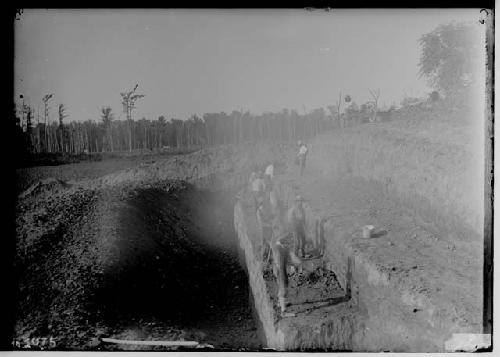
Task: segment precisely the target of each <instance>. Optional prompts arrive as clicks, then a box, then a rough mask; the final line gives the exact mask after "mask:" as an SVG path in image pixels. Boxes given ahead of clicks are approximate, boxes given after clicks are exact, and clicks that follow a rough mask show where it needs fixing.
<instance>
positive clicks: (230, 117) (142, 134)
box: [16, 86, 380, 154]
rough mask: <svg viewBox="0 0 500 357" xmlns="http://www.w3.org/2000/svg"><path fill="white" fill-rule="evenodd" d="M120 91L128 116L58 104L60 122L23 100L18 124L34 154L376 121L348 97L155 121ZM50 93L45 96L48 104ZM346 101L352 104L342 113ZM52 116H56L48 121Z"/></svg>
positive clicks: (201, 141)
mask: <svg viewBox="0 0 500 357" xmlns="http://www.w3.org/2000/svg"><path fill="white" fill-rule="evenodd" d="M136 88H137V86H136V87H135V88H134V90H133V91H130V92H124V93H121V95H122V99H123V102H122V104H123V105H124V113H126V114H127V119H126V120H114V114H113V112H112V110H111V108H110V107H103V108H101V110H100V113H99V115H100V119H99V120H86V121H83V122H77V121H70V122H67V121H66V119H67V118H68V115H67V113H66V108H65V107H64V105H62V104H60V105H59V107H58V112H57V120H54V119H53V116H50V115H49V111H48V105H46V110H45V112H44V113H43V116H41V115H40V113H38V115H37V117H36V119H35V115H34V111H33V109H32V108H31V107H30V106H28V105H25V104H22V105H21V110H17V113H18V114H17V115H16V126H17V127H18V128H19V130H21V131H22V141H23V143H24V146H25V148H26V149H27V151H28V152H29V153H32V154H43V153H67V154H80V153H98V152H99V153H100V152H123V151H134V150H137V149H149V150H154V149H162V148H165V147H168V148H191V147H205V146H214V145H220V144H240V143H248V142H258V141H293V140H299V139H308V138H311V137H313V136H315V135H317V134H318V133H321V132H323V131H325V130H330V129H333V128H335V127H342V126H348V125H352V124H354V123H357V122H360V121H364V122H366V121H372V119H373V120H375V119H376V116H377V115H376V113H380V111H378V110H376V106H375V102H373V103H371V102H370V103H368V104H364V105H362V106H361V107H358V106H357V105H356V104H355V103H353V102H351V98H350V96H345V98H342V97H341V95H340V96H339V100H338V102H337V103H336V105H335V106H330V107H329V108H328V109H329V113H327V111H326V110H325V109H323V108H318V109H314V110H312V111H311V112H309V113H304V114H299V113H298V112H297V111H296V110H288V109H283V110H282V111H280V112H277V113H271V112H266V113H263V114H261V115H255V114H252V113H250V112H248V111H245V112H243V111H232V112H231V114H226V113H225V112H220V113H206V114H204V115H203V116H202V117H199V116H197V115H193V116H191V117H190V118H189V119H187V120H180V119H170V120H167V119H166V118H165V117H164V116H160V117H159V118H158V119H156V120H148V119H146V118H142V119H139V120H133V119H132V109H134V108H135V101H136V100H137V99H140V98H141V97H143V95H136V94H134V93H135V89H136ZM51 97H52V96H51V95H48V96H45V97H44V99H43V101H44V102H45V103H47V102H48V101H49V100H50V98H51ZM343 102H346V104H347V103H350V105H349V106H348V107H347V109H346V111H345V113H341V106H342V104H343ZM49 117H51V118H52V119H49Z"/></svg>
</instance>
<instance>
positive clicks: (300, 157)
mask: <svg viewBox="0 0 500 357" xmlns="http://www.w3.org/2000/svg"><path fill="white" fill-rule="evenodd" d="M298 144H299V152H298V154H297V161H298V164H299V166H300V176H302V175H303V174H304V169H305V168H306V156H307V151H308V149H307V145H306V144H305V143H303V142H302V141H300V140H299V143H298Z"/></svg>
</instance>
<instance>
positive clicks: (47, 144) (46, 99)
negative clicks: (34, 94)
mask: <svg viewBox="0 0 500 357" xmlns="http://www.w3.org/2000/svg"><path fill="white" fill-rule="evenodd" d="M53 96H54V94H47V95H45V96H44V97H43V99H42V101H43V103H44V105H45V111H44V118H45V130H44V131H45V149H46V150H47V151H49V152H50V136H49V134H50V133H49V131H48V130H49V123H48V122H49V99H50V98H52V97H53Z"/></svg>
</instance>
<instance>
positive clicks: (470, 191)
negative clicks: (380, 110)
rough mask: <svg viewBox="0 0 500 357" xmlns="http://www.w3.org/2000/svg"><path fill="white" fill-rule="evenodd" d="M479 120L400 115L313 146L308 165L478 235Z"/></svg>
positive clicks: (428, 113) (465, 115) (442, 110)
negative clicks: (378, 189)
mask: <svg viewBox="0 0 500 357" xmlns="http://www.w3.org/2000/svg"><path fill="white" fill-rule="evenodd" d="M478 113H479V114H481V112H480V111H478V108H465V107H464V108H461V109H460V110H457V109H455V108H451V107H449V106H448V105H447V104H446V103H444V102H441V103H438V105H436V106H432V107H427V108H420V109H418V108H417V109H413V111H407V112H403V111H400V112H399V115H400V118H401V119H400V120H394V121H391V122H385V123H371V124H366V125H361V126H357V127H351V128H346V129H344V130H341V131H335V132H330V133H327V134H324V135H321V136H318V137H317V138H316V139H315V140H313V142H312V146H313V148H312V150H311V151H310V156H309V162H308V165H309V168H310V169H311V170H314V171H316V172H317V173H318V174H320V175H322V176H324V177H328V178H330V179H333V178H334V177H342V176H345V175H351V176H355V177H361V178H364V179H367V180H374V181H377V182H379V183H382V184H384V185H385V186H386V188H387V192H388V193H390V194H394V195H395V196H397V197H399V198H401V199H402V200H403V201H405V202H406V203H407V204H408V205H409V206H410V207H412V208H413V209H415V210H416V211H417V212H418V213H419V214H420V215H422V216H423V217H427V218H428V219H429V220H431V221H435V220H439V219H440V218H442V222H443V223H444V224H449V225H454V224H458V225H462V223H463V224H465V225H466V226H468V227H469V228H471V229H473V230H474V231H475V232H477V233H481V232H482V227H483V223H484V222H483V217H484V215H483V212H484V184H485V182H484V166H483V165H484V160H485V159H484V122H483V120H482V116H481V115H479V114H478ZM438 217H439V218H438Z"/></svg>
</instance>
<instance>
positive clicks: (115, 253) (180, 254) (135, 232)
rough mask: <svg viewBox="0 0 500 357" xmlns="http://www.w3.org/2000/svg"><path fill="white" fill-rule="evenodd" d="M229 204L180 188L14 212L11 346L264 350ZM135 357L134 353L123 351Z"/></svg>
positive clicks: (31, 202) (44, 199) (64, 194)
mask: <svg viewBox="0 0 500 357" xmlns="http://www.w3.org/2000/svg"><path fill="white" fill-rule="evenodd" d="M231 210H232V206H231V196H230V195H227V194H226V195H221V194H216V193H212V194H210V193H207V192H202V191H199V190H196V189H195V188H194V187H193V186H191V185H188V184H185V183H183V182H181V181H163V182H158V183H157V184H156V185H152V186H148V187H145V186H144V187H137V186H128V187H125V186H123V187H114V188H111V189H106V190H87V189H82V188H81V187H65V188H60V189H59V190H50V189H48V190H41V191H40V192H38V194H36V195H34V194H33V195H26V196H25V197H24V198H23V199H20V201H19V203H18V207H17V231H18V232H17V233H18V234H17V235H18V237H19V241H18V246H17V257H16V262H17V264H16V272H17V275H18V282H19V291H18V297H17V301H18V311H17V316H18V318H17V325H16V327H15V337H16V339H17V340H18V341H20V342H21V345H20V347H21V348H22V347H23V343H24V342H23V341H26V339H27V338H32V337H40V338H42V337H49V336H50V337H53V338H55V340H56V343H57V346H56V349H58V350H64V349H70V350H72V349H76V350H81V349H111V350H113V349H117V348H119V347H117V346H113V345H103V344H102V343H101V344H100V343H99V340H98V339H97V338H98V337H103V336H106V337H115V338H129V339H161V340H168V339H186V340H192V339H194V340H196V341H199V342H201V343H208V344H211V345H213V346H214V347H215V348H216V349H227V348H229V349H238V348H247V349H254V350H255V349H258V348H259V347H260V346H261V345H260V341H259V339H258V336H257V327H256V324H255V322H254V320H253V317H252V312H251V308H250V302H249V292H248V287H247V281H246V275H245V272H244V270H243V269H242V267H241V266H240V265H239V262H238V257H237V253H236V250H235V249H236V248H235V242H234V228H233V223H232V216H231ZM127 348H128V349H133V346H129V347H127Z"/></svg>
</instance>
